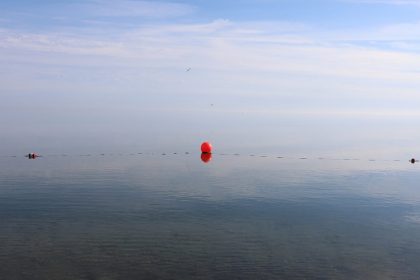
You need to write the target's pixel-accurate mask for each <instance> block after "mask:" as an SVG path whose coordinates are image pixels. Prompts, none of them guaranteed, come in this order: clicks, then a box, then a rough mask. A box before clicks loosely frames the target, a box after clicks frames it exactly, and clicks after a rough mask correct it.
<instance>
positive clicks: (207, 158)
mask: <svg viewBox="0 0 420 280" xmlns="http://www.w3.org/2000/svg"><path fill="white" fill-rule="evenodd" d="M201 161H202V162H204V163H209V162H210V161H211V153H201Z"/></svg>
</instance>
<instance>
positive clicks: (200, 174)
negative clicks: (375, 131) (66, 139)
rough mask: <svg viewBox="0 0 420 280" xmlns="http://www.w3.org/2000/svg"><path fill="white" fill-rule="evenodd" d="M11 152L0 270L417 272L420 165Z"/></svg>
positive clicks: (73, 274) (156, 275)
mask: <svg viewBox="0 0 420 280" xmlns="http://www.w3.org/2000/svg"><path fill="white" fill-rule="evenodd" d="M278 156H281V155H274V154H266V155H264V154H261V155H258V154H255V155H251V154H239V155H238V154H236V155H235V154H225V155H223V154H214V155H213V157H212V159H211V160H210V161H209V162H208V163H204V162H203V161H202V159H201V157H200V154H198V153H189V154H186V153H185V152H178V153H176V154H174V153H167V154H162V153H154V154H151V153H141V154H140V153H137V152H136V153H133V154H113V155H111V154H105V155H101V154H95V155H67V156H65V155H55V156H54V155H52V156H45V157H42V158H38V159H35V160H29V159H27V158H24V157H23V156H19V157H2V158H0V263H1V265H0V279H381V280H383V279H419V278H420V265H419V264H420V183H419V182H420V172H419V171H420V165H419V164H414V165H413V164H410V163H409V162H408V159H406V160H405V159H404V160H401V161H394V160H393V159H392V158H391V159H389V160H379V159H370V160H369V159H357V158H316V157H314V158H307V159H305V158H299V157H296V158H293V157H287V158H278Z"/></svg>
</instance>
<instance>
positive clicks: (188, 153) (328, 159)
mask: <svg viewBox="0 0 420 280" xmlns="http://www.w3.org/2000/svg"><path fill="white" fill-rule="evenodd" d="M182 154H184V155H191V153H190V152H172V153H167V152H163V153H155V152H137V153H109V154H107V153H100V154H74V155H71V154H47V155H38V154H33V153H31V154H27V155H25V156H24V157H26V158H28V159H38V158H46V157H55V158H56V157H95V156H100V157H106V156H111V157H115V156H132V157H134V156H142V155H149V156H150V155H151V156H154V155H160V156H171V155H177V156H179V155H182ZM213 155H218V156H223V157H225V156H234V157H259V158H275V159H283V160H299V161H303V160H320V161H368V162H386V161H387V162H402V161H404V160H401V159H375V158H368V159H359V158H327V157H292V156H290V157H286V156H273V155H267V154H265V155H264V154H263V155H258V154H247V155H242V154H240V153H233V154H228V153H219V154H213ZM0 157H2V158H19V157H20V156H17V155H9V156H6V155H2V156H0ZM408 162H410V163H412V164H415V163H418V162H419V160H417V159H414V158H412V159H410V160H408Z"/></svg>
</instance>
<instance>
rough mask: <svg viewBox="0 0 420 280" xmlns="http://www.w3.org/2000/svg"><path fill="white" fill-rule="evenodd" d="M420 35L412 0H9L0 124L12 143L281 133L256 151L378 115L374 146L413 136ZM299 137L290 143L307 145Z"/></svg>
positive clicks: (0, 19) (1, 11)
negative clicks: (280, 129)
mask: <svg viewBox="0 0 420 280" xmlns="http://www.w3.org/2000/svg"><path fill="white" fill-rule="evenodd" d="M419 38H420V1H413V0H411V1H410V0H336V1H332V0H330V1H274V0H259V1H258V0H238V1H219V0H217V1H171V2H166V1H130V0H124V1H111V0H91V1H71V2H70V1H1V2H0V98H1V100H2V103H1V104H0V109H1V110H2V113H1V114H2V120H1V121H0V128H2V130H3V131H9V133H7V135H6V136H5V139H4V143H9V144H8V145H6V146H7V147H8V148H10V147H11V146H14V145H18V144H17V143H20V144H19V145H21V146H24V147H29V146H31V145H32V144H33V143H37V145H41V144H40V143H48V142H49V141H52V142H54V143H63V144H56V148H57V149H58V148H62V147H63V146H65V145H66V144H64V142H66V139H67V140H68V139H71V140H72V142H74V143H79V144H80V146H82V145H85V143H86V142H87V141H88V142H95V143H97V142H98V141H99V142H100V141H102V140H103V139H105V138H110V136H109V135H120V136H118V137H115V138H113V143H114V144H115V145H117V144H121V143H123V144H126V145H128V146H129V145H135V143H137V142H142V141H143V140H144V141H143V142H144V143H160V144H161V145H162V146H165V145H168V143H169V142H170V140H168V139H171V138H173V137H174V134H176V132H175V131H176V129H174V127H179V129H182V130H189V131H193V132H194V133H193V134H192V135H193V136H191V135H190V136H191V137H190V138H188V139H193V140H188V141H191V144H192V143H195V142H194V141H199V139H200V138H213V139H219V138H220V141H222V140H221V139H222V138H223V137H226V135H227V133H231V134H232V136H231V138H232V139H235V135H236V136H238V137H239V136H241V137H243V136H245V137H248V136H249V135H248V134H247V133H250V134H252V132H255V133H253V134H257V135H258V134H260V135H261V134H266V135H267V136H268V137H266V138H264V139H261V138H259V137H257V136H255V137H250V136H249V138H250V140H249V141H250V142H252V143H254V142H255V141H257V140H258V141H260V142H261V145H267V146H270V145H271V146H275V144H274V143H277V142H278V141H279V138H281V137H282V136H281V135H279V134H275V133H274V132H273V128H274V127H276V126H277V125H278V122H282V121H283V120H284V119H285V118H290V123H292V124H299V123H301V124H302V122H301V120H306V121H307V122H306V123H305V122H303V123H305V124H306V126H307V128H306V129H307V130H310V126H312V125H313V123H311V121H310V120H312V119H316V118H325V119H328V120H329V121H328V122H322V121H320V122H317V125H321V124H322V126H323V125H324V124H325V126H326V127H334V129H335V131H337V132H338V131H340V129H341V127H342V126H345V125H347V124H348V123H349V120H358V121H359V122H361V123H362V124H365V123H366V124H369V122H366V121H365V120H366V119H374V120H376V121H378V122H381V123H380V124H379V123H375V122H372V123H371V124H370V125H367V126H366V127H368V128H366V127H365V126H363V127H364V128H363V129H365V130H367V131H376V133H373V132H372V133H370V135H369V136H371V137H373V136H374V135H380V137H384V135H386V133H385V132H384V131H382V129H384V127H386V126H387V125H388V124H390V125H392V124H394V125H395V122H396V121H395V120H396V119H398V120H401V123H402V124H404V125H405V126H404V125H401V123H398V126H399V127H400V128H401V132H400V133H398V135H405V137H407V139H414V138H418V137H420V135H418V132H417V131H416V129H414V128H413V126H412V124H413V121H414V122H415V124H416V125H417V124H418V121H419V120H420V95H419V92H420V39H419ZM189 67H191V68H192V71H189V72H186V71H185V69H187V68H189ZM210 104H214V105H215V106H210ZM332 119H345V120H346V121H342V122H339V121H336V122H334V121H333V120H332ZM407 119H409V120H410V121H409V122H407V121H406V120H407ZM150 120H153V121H152V124H151V121H150ZM280 120H282V121H280ZM403 120H404V121H403ZM276 121H277V122H276ZM389 121H391V123H389ZM356 122H357V121H356ZM246 123H250V124H254V125H253V126H252V127H251V126H247V125H244V124H246ZM286 123H287V122H286ZM359 124H360V123H359ZM282 125H284V123H282ZM203 126H205V127H208V128H211V129H210V130H205V129H202V127H203ZM133 127H138V128H139V130H141V131H143V132H144V133H140V132H133V130H132V128H133ZM159 127H160V128H161V129H159ZM290 127H297V126H293V125H290ZM302 127H305V125H302ZM302 127H300V128H299V129H302ZM353 127H357V125H355V124H353ZM319 128H321V127H319ZM264 129H265V130H264ZM290 129H291V130H290V133H291V134H290V135H291V136H290V137H289V139H285V138H284V137H283V138H282V141H286V143H293V142H295V138H296V137H299V136H300V134H299V133H298V132H296V133H295V134H293V128H290ZM365 130H361V131H355V130H352V131H350V132H349V133H348V134H347V133H344V134H343V133H342V132H340V133H341V134H339V133H338V134H337V135H338V136H339V135H343V136H342V138H343V139H345V138H346V137H347V139H349V138H351V137H353V136H354V135H360V137H361V139H363V137H362V135H363V133H365V132H366V131H365ZM146 131H147V132H148V133H146ZM356 132H357V133H356ZM27 133H30V134H31V135H33V139H25V140H22V138H23V135H25V134H27ZM314 133H315V132H314ZM144 134H147V135H154V136H153V137H152V136H150V137H149V138H148V139H145V136H144ZM81 135H83V137H82V136H81ZM89 135H90V136H89ZM222 135H223V136H222ZM293 135H294V136H293ZM338 136H337V137H338ZM388 136H389V137H390V139H394V140H395V141H396V142H398V141H399V140H401V138H399V137H400V136H395V135H394V133H392V132H391V131H389V135H388ZM388 136H387V137H388ZM84 137H87V138H84ZM177 137H180V139H179V140H180V142H188V141H186V140H185V139H184V138H182V137H181V136H177ZM185 137H187V136H185ZM354 137H355V136H354ZM378 137H379V136H378ZM146 138H147V137H146ZM17 139H19V140H17ZM127 139H132V140H127ZM165 139H166V140H165ZM268 139H272V140H268ZM108 140H109V139H108ZM140 140H141V141H140ZM146 140H147V141H146ZM324 140H325V139H324V138H323V137H319V139H318V141H317V142H318V143H321V142H322V141H324ZM335 140H336V141H338V142H339V140H337V139H335ZM353 140H355V139H353ZM402 140H405V138H403V139H402ZM31 141H32V142H31ZM264 141H265V142H264ZM343 141H344V140H343ZM360 141H362V140H360ZM264 143H265V144H264ZM50 144H51V143H50ZM60 145H61V146H60ZM45 146H48V145H47V144H45ZM50 147H51V145H50Z"/></svg>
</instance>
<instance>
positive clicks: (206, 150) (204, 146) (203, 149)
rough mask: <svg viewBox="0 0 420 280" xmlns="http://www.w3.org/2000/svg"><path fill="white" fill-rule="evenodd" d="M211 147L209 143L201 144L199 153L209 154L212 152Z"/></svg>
mask: <svg viewBox="0 0 420 280" xmlns="http://www.w3.org/2000/svg"><path fill="white" fill-rule="evenodd" d="M212 148H213V147H212V146H211V144H210V143H209V142H204V143H203V144H201V152H202V153H207V154H211V150H212Z"/></svg>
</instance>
